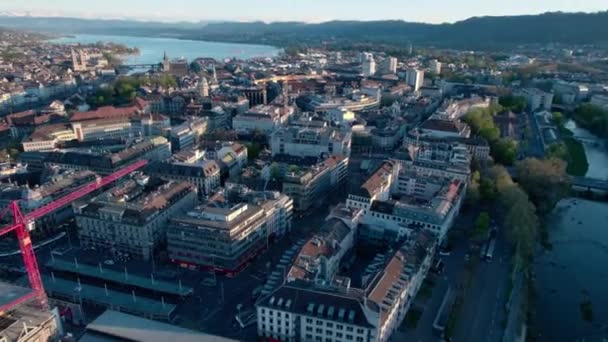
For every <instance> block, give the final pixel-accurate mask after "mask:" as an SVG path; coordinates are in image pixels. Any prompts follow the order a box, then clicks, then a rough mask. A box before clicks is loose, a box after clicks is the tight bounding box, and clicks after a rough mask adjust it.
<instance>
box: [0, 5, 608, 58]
mask: <svg viewBox="0 0 608 342" xmlns="http://www.w3.org/2000/svg"><path fill="white" fill-rule="evenodd" d="M0 26H4V27H10V28H18V29H28V30H34V31H44V32H51V33H60V34H78V33H86V34H108V35H134V36H163V37H176V38H182V39H195V40H213V41H224V42H239V43H263V44H270V45H277V46H289V45H293V44H311V45H314V44H321V43H326V42H337V43H346V44H351V43H370V42H371V43H387V44H395V45H401V44H405V43H408V42H412V43H414V44H418V45H420V44H423V45H434V46H439V47H453V48H467V49H484V48H487V49H501V48H508V47H510V46H514V45H519V44H534V43H540V44H543V43H566V44H572V43H575V44H608V11H605V12H598V13H562V12H556V13H545V14H539V15H523V16H504V17H473V18H470V19H467V20H463V21H459V22H456V23H453V24H424V23H411V22H404V21H397V20H387V21H330V22H324V23H319V24H307V23H301V22H276V23H263V22H247V23H240V22H199V23H189V22H176V23H163V22H144V21H136V20H95V19H76V18H58V17H49V18H44V17H30V16H8V15H4V16H2V15H0Z"/></svg>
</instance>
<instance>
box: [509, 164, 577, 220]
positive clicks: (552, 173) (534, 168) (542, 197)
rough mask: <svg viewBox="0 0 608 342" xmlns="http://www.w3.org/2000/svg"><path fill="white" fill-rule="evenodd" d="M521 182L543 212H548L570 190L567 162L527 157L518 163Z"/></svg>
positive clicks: (518, 174)
mask: <svg viewBox="0 0 608 342" xmlns="http://www.w3.org/2000/svg"><path fill="white" fill-rule="evenodd" d="M516 170H517V176H518V180H519V184H520V185H521V186H522V188H523V189H524V190H525V191H526V193H528V195H529V196H530V198H531V200H532V202H533V203H534V204H536V206H537V207H538V209H539V210H540V211H541V212H542V213H548V212H549V211H551V210H552V209H553V207H554V206H555V204H556V203H557V201H559V200H560V199H561V198H562V197H563V196H564V195H565V194H567V192H568V182H569V180H568V175H567V174H566V163H565V162H564V161H563V160H560V159H557V158H551V159H536V158H526V159H524V160H522V161H520V162H518V163H517V164H516Z"/></svg>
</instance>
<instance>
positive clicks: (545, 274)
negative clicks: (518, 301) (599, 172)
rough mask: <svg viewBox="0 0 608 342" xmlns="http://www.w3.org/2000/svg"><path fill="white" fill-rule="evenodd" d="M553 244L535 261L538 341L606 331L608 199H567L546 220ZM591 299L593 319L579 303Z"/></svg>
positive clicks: (605, 333) (573, 338)
mask: <svg viewBox="0 0 608 342" xmlns="http://www.w3.org/2000/svg"><path fill="white" fill-rule="evenodd" d="M548 226H549V232H550V233H549V234H550V239H551V243H552V244H553V250H551V251H546V252H542V253H541V255H539V256H537V258H536V261H535V267H534V269H535V273H536V281H535V283H536V303H534V304H535V307H536V315H535V316H536V321H535V322H534V323H535V325H536V328H537V330H538V331H540V332H541V334H542V336H540V337H539V339H538V341H582V340H583V339H584V340H586V341H596V340H597V341H600V340H599V339H597V338H598V337H600V336H601V337H604V338H606V337H608V330H607V329H606V328H607V327H608V326H607V323H608V267H607V265H608V203H602V202H594V201H588V200H581V199H572V198H570V199H565V200H562V201H561V202H559V203H558V205H557V206H556V208H555V210H554V212H553V214H552V215H551V218H550V220H549V221H548ZM585 300H589V301H590V302H591V307H592V312H593V320H592V321H591V322H587V321H585V320H583V318H582V314H581V307H580V306H581V303H582V302H583V301H585Z"/></svg>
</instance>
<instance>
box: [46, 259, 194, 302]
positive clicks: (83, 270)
mask: <svg viewBox="0 0 608 342" xmlns="http://www.w3.org/2000/svg"><path fill="white" fill-rule="evenodd" d="M46 267H48V268H50V269H53V270H57V271H62V272H70V273H75V274H79V275H82V276H87V277H91V278H95V279H101V280H105V281H108V282H113V283H120V284H125V285H130V286H133V287H136V288H141V289H146V290H151V291H155V292H158V293H165V294H169V295H178V296H187V295H189V294H191V293H192V288H191V287H188V286H179V283H172V282H167V281H163V280H157V279H154V280H152V278H150V277H144V276H141V275H139V274H137V273H127V274H125V272H124V270H122V271H117V270H115V269H112V268H110V267H108V266H103V267H100V266H99V265H88V264H85V263H82V262H79V263H78V267H76V264H75V263H74V262H73V261H66V260H63V259H60V258H58V257H54V258H53V259H52V260H51V261H49V262H47V263H46Z"/></svg>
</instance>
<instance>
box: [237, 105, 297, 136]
mask: <svg viewBox="0 0 608 342" xmlns="http://www.w3.org/2000/svg"><path fill="white" fill-rule="evenodd" d="M294 112H295V109H294V107H292V106H273V105H258V106H255V107H253V108H251V109H250V110H249V111H248V112H246V113H243V114H238V115H237V116H235V117H234V118H232V128H233V129H234V130H235V131H237V132H246V133H251V132H253V131H256V130H257V131H260V132H262V133H264V134H271V133H272V132H274V131H275V130H277V129H278V128H279V127H281V126H282V125H284V124H286V123H287V120H288V119H289V117H290V116H291V115H293V114H294Z"/></svg>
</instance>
